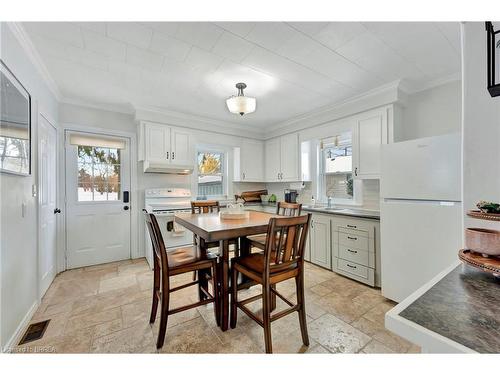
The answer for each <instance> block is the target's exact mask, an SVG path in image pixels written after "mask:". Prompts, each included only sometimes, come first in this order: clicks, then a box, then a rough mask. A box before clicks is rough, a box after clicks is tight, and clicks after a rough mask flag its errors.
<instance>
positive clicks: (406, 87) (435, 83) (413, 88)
mask: <svg viewBox="0 0 500 375" xmlns="http://www.w3.org/2000/svg"><path fill="white" fill-rule="evenodd" d="M461 80H462V73H461V72H457V73H453V74H450V75H448V76H445V77H440V78H437V79H434V80H432V81H429V82H426V83H424V84H423V85H411V84H409V83H408V82H406V81H404V80H403V81H402V82H401V85H400V89H401V90H402V91H404V92H405V93H406V94H408V95H412V94H416V93H419V92H422V91H425V90H430V89H433V88H435V87H439V86H442V85H446V84H447V83H451V82H457V81H461Z"/></svg>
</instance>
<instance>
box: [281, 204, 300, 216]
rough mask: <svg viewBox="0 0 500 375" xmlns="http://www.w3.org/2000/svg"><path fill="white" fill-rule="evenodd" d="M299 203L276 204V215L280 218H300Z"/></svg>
mask: <svg viewBox="0 0 500 375" xmlns="http://www.w3.org/2000/svg"><path fill="white" fill-rule="evenodd" d="M301 210H302V204H301V203H288V202H278V205H277V207H276V214H277V215H281V216H300V212H301Z"/></svg>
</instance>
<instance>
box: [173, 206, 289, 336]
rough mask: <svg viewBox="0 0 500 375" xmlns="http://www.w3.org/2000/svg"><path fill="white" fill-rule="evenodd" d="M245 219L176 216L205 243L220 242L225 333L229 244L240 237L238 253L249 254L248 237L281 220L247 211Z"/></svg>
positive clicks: (222, 324) (209, 215) (214, 215)
mask: <svg viewBox="0 0 500 375" xmlns="http://www.w3.org/2000/svg"><path fill="white" fill-rule="evenodd" d="M248 212H249V217H248V218H246V219H221V218H220V216H219V214H218V213H208V214H176V215H175V219H174V220H175V222H176V223H177V224H180V225H182V226H183V227H185V228H186V229H188V230H190V231H191V232H193V233H194V234H195V235H197V236H198V237H200V238H203V239H204V240H205V242H215V241H219V243H220V246H219V251H220V262H221V267H220V270H221V272H222V274H221V275H220V276H219V280H220V282H221V294H220V304H221V309H220V311H221V316H220V321H219V323H220V328H221V330H223V331H226V330H227V328H228V323H229V293H230V289H229V279H230V277H229V241H230V240H233V239H237V238H240V253H241V254H246V253H249V252H250V249H249V242H248V241H247V240H246V237H247V236H251V235H255V234H263V233H266V232H267V227H268V224H269V219H271V218H273V217H280V216H279V215H276V214H270V213H267V212H260V211H248Z"/></svg>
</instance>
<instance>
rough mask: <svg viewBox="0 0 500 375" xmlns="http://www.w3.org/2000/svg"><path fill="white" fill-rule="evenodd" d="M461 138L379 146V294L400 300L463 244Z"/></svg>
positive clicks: (447, 263) (442, 266)
mask: <svg viewBox="0 0 500 375" xmlns="http://www.w3.org/2000/svg"><path fill="white" fill-rule="evenodd" d="M461 176H462V163H461V137H460V135H459V134H450V135H444V136H438V137H430V138H420V139H417V140H411V141H406V142H397V143H392V144H388V145H384V146H383V147H382V154H381V179H380V196H381V204H380V231H381V238H380V239H381V284H382V295H383V296H385V297H386V298H389V299H391V300H393V301H396V302H400V301H402V300H403V299H405V298H406V297H408V296H409V295H410V294H411V293H412V292H414V291H415V290H417V289H418V288H419V287H420V286H422V285H423V284H425V283H426V282H427V281H429V280H430V279H432V278H433V277H434V276H436V275H437V274H438V273H439V272H441V271H442V270H443V269H445V268H446V267H448V266H450V265H451V264H452V263H453V262H454V261H456V259H457V256H458V255H457V254H458V250H459V249H460V246H461V245H462V231H463V230H462V216H463V212H462V202H461V200H462V177H461Z"/></svg>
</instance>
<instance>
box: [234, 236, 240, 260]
mask: <svg viewBox="0 0 500 375" xmlns="http://www.w3.org/2000/svg"><path fill="white" fill-rule="evenodd" d="M234 256H235V257H236V258H238V257H239V256H240V239H239V238H237V239H236V242H235V243H234Z"/></svg>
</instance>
